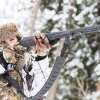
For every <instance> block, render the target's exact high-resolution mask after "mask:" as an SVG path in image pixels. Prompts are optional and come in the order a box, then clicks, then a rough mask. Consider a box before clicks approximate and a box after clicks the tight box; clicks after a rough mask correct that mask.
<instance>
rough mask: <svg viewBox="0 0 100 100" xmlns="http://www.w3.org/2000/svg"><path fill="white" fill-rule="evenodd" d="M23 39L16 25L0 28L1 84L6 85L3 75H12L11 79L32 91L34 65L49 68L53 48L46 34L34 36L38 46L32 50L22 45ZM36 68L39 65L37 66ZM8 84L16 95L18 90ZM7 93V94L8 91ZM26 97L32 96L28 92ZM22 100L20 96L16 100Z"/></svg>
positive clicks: (6, 25)
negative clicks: (50, 53)
mask: <svg viewBox="0 0 100 100" xmlns="http://www.w3.org/2000/svg"><path fill="white" fill-rule="evenodd" d="M21 38H22V36H21V34H20V32H19V31H18V28H17V26H16V24H14V23H7V24H4V25H2V26H1V27H0V75H1V76H0V77H1V78H0V79H1V81H0V82H1V83H5V81H6V80H5V79H3V78H2V76H3V75H10V76H11V77H13V78H15V79H16V80H18V82H19V83H21V82H22V84H23V88H24V89H25V88H26V87H27V88H28V90H31V88H32V82H33V80H34V64H33V63H34V62H35V63H36V62H40V63H41V64H43V66H44V67H45V66H46V67H48V65H49V63H48V52H49V50H50V48H51V45H50V44H49V41H48V39H47V37H46V36H45V35H44V34H38V35H36V36H34V38H33V39H34V41H35V44H36V45H35V47H30V48H27V47H23V46H21V45H20V40H21ZM37 64H38V63H37ZM35 66H37V65H36V64H35ZM35 68H36V67H35ZM5 73H7V74H5ZM8 83H9V82H8ZM8 83H7V81H6V83H5V84H6V88H7V89H8V90H9V91H12V90H13V91H14V92H13V94H11V95H15V94H16V92H15V91H16V89H14V88H13V87H12V86H11V87H10V88H8V86H9V85H8ZM25 83H26V84H25ZM11 88H12V89H11ZM9 91H8V95H9ZM25 91H26V90H24V93H25ZM5 92H6V93H7V91H5ZM25 95H26V96H27V97H30V96H32V95H29V94H28V95H27V92H26V93H25ZM3 97H5V96H3ZM11 97H12V96H10V97H9V96H8V97H7V98H9V99H8V100H12V99H11ZM21 98H22V97H20V99H19V96H18V97H17V99H14V100H21ZM1 100H6V99H1Z"/></svg>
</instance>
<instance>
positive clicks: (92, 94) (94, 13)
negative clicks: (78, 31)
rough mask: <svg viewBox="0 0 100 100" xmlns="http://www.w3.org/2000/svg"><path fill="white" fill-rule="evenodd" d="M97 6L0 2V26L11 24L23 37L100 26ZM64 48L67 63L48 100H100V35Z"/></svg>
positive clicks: (78, 1) (91, 1) (53, 0)
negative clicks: (18, 29) (15, 26)
mask: <svg viewBox="0 0 100 100" xmlns="http://www.w3.org/2000/svg"><path fill="white" fill-rule="evenodd" d="M99 4H100V1H99V0H1V1H0V24H2V23H6V22H11V21H14V22H16V23H17V24H18V26H19V28H20V31H21V33H22V34H23V35H24V36H27V35H33V34H34V33H36V32H45V33H46V32H57V31H65V30H67V29H72V28H79V27H85V26H92V25H95V24H100V6H99ZM66 47H67V52H66V53H67V55H66V59H67V60H66V63H65V65H64V68H63V69H62V70H61V75H59V77H58V79H57V81H56V82H55V84H54V86H53V87H52V88H51V89H50V91H49V92H48V96H47V100H100V35H99V34H92V35H91V36H88V37H85V36H83V37H82V38H80V39H77V40H74V41H70V43H68V44H67V45H66ZM52 57H53V55H52ZM51 63H52V62H51Z"/></svg>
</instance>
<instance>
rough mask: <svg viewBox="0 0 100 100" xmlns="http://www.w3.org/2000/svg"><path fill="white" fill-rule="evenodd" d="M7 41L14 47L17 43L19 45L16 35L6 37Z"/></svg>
mask: <svg viewBox="0 0 100 100" xmlns="http://www.w3.org/2000/svg"><path fill="white" fill-rule="evenodd" d="M5 42H6V43H7V44H8V46H9V47H10V48H11V49H13V48H14V46H15V45H17V44H18V43H19V42H18V39H17V37H16V36H11V37H10V38H8V39H6V40H5Z"/></svg>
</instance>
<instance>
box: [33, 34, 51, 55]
mask: <svg viewBox="0 0 100 100" xmlns="http://www.w3.org/2000/svg"><path fill="white" fill-rule="evenodd" d="M34 40H35V44H36V48H35V49H36V53H37V55H38V56H45V55H47V54H48V52H49V50H50V48H51V45H50V44H49V41H48V39H47V37H46V36H45V34H44V33H41V34H37V35H36V36H35V38H34Z"/></svg>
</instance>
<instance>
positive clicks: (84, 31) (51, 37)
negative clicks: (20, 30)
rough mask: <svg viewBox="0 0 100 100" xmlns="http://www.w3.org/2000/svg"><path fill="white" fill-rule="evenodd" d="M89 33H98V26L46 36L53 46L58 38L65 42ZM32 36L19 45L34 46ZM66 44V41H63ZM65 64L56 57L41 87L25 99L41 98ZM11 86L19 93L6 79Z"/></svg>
mask: <svg viewBox="0 0 100 100" xmlns="http://www.w3.org/2000/svg"><path fill="white" fill-rule="evenodd" d="M91 33H100V25H96V26H89V27H84V28H77V29H70V30H67V31H62V32H52V33H46V36H47V38H48V40H49V42H50V44H52V45H53V44H55V43H56V42H57V41H59V39H60V38H62V37H65V38H66V40H67V39H68V40H69V39H70V40H71V39H74V38H77V37H81V36H83V35H91ZM33 37H34V36H28V37H23V38H22V40H21V45H23V46H25V47H29V46H34V45H35V42H34V39H33ZM65 42H66V41H65ZM64 62H65V57H63V56H58V57H57V58H56V60H55V64H54V66H53V67H52V70H51V73H50V75H49V77H48V79H47V80H46V82H45V83H44V85H43V87H42V88H41V89H40V90H39V91H38V92H37V93H36V94H35V95H34V96H32V97H30V98H27V100H38V98H39V97H42V96H43V95H44V94H45V93H46V92H47V91H48V90H49V89H50V87H51V86H52V85H53V83H54V81H55V80H56V78H57V76H58V75H59V72H60V70H61V68H62V67H63V65H64ZM7 79H8V80H9V81H10V83H11V84H12V85H14V86H15V87H16V88H17V90H18V91H19V92H22V91H21V88H22V87H20V86H19V85H18V84H17V83H16V81H15V80H14V79H11V78H7Z"/></svg>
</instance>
